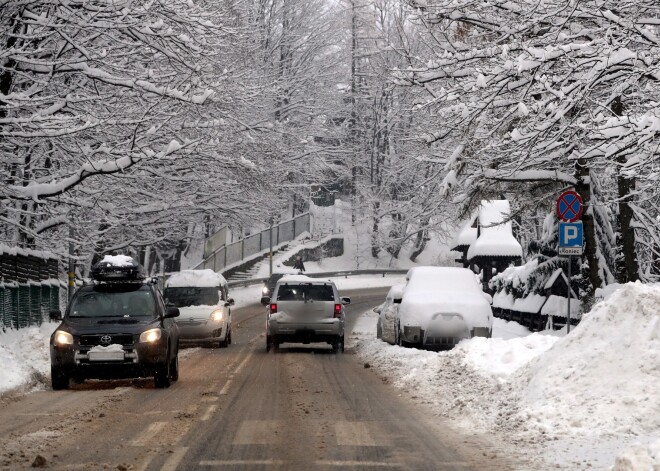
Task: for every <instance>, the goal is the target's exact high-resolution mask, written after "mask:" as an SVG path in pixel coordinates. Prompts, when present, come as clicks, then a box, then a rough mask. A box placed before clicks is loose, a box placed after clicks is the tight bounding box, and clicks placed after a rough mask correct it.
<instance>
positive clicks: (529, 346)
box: [451, 333, 558, 381]
mask: <svg viewBox="0 0 660 471" xmlns="http://www.w3.org/2000/svg"><path fill="white" fill-rule="evenodd" d="M557 340H558V339H557V337H553V336H550V335H543V334H539V333H534V334H531V335H528V336H526V337H520V338H512V339H508V340H505V339H500V338H492V339H487V338H483V337H476V338H473V339H471V340H469V341H464V342H461V343H460V344H459V345H458V346H456V348H455V349H454V350H453V351H452V352H451V355H456V356H459V357H463V361H464V362H465V364H466V365H468V366H470V367H471V368H472V369H474V370H475V371H476V372H478V373H479V374H481V375H483V376H487V377H488V376H490V377H493V378H497V379H499V380H502V381H504V380H506V379H507V378H508V377H509V376H511V375H512V374H513V373H515V372H516V371H518V370H519V369H520V368H522V367H523V366H525V365H526V364H527V363H529V362H530V361H531V360H533V359H534V358H536V357H537V356H539V355H541V354H542V353H544V352H545V351H546V350H548V349H549V348H550V347H552V346H553V345H554V344H555V342H556V341H557Z"/></svg>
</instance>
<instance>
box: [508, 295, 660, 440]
mask: <svg viewBox="0 0 660 471" xmlns="http://www.w3.org/2000/svg"><path fill="white" fill-rule="evenodd" d="M658 306H660V288H658V287H652V286H645V285H643V284H641V283H634V284H627V285H625V286H622V287H621V288H620V289H619V290H618V291H616V292H615V293H614V294H612V295H611V297H610V298H609V299H608V300H606V301H603V302H601V303H599V304H598V305H596V306H595V307H594V309H593V310H592V311H591V312H590V313H588V314H585V315H584V317H583V319H582V322H581V323H580V324H579V325H578V326H577V327H576V328H575V329H574V330H573V331H572V332H571V334H570V335H568V336H566V337H564V338H562V339H560V340H559V341H558V342H557V343H556V344H555V345H554V346H553V347H552V348H551V349H549V350H548V351H547V352H546V353H545V354H544V355H543V356H541V357H539V358H538V359H537V360H536V361H533V362H530V364H529V365H528V366H527V367H526V368H525V371H523V372H522V373H521V374H520V376H519V377H517V378H516V379H515V386H516V388H517V389H520V390H521V391H523V396H522V399H523V401H524V406H525V413H526V414H528V415H529V417H530V419H531V420H532V421H536V422H538V423H539V424H543V425H544V426H546V427H548V428H550V429H552V430H554V431H555V432H559V431H565V432H578V433H591V434H594V433H632V434H643V433H646V432H651V431H655V432H657V431H659V430H660V312H659V311H658Z"/></svg>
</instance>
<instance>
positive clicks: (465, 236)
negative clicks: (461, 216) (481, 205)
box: [449, 212, 477, 250]
mask: <svg viewBox="0 0 660 471" xmlns="http://www.w3.org/2000/svg"><path fill="white" fill-rule="evenodd" d="M476 219H477V213H476V212H475V213H474V214H473V215H472V217H471V218H470V220H469V221H468V222H466V223H465V225H464V226H463V227H462V228H461V230H460V231H458V234H456V236H455V237H454V239H453V240H452V241H451V243H450V245H449V247H450V248H451V250H458V249H461V248H462V247H469V246H470V245H472V244H473V243H474V241H475V240H477V228H476V227H472V226H473V225H474V221H475V220H476Z"/></svg>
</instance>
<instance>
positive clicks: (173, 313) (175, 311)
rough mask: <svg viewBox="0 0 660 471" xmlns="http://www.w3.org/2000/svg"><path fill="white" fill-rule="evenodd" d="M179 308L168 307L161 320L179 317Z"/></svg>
mask: <svg viewBox="0 0 660 471" xmlns="http://www.w3.org/2000/svg"><path fill="white" fill-rule="evenodd" d="M179 314H180V313H179V308H178V307H168V308H167V309H165V315H164V316H163V319H171V318H172V317H179Z"/></svg>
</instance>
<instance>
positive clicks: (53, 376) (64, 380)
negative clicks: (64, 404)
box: [50, 366, 69, 391]
mask: <svg viewBox="0 0 660 471" xmlns="http://www.w3.org/2000/svg"><path fill="white" fill-rule="evenodd" d="M50 383H51V386H52V387H53V390H54V391H59V390H61V389H69V376H67V375H66V374H65V373H63V372H62V370H60V369H59V368H57V367H55V366H51V367H50Z"/></svg>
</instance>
